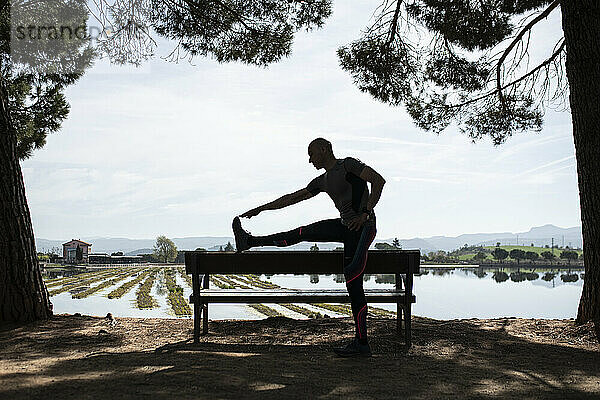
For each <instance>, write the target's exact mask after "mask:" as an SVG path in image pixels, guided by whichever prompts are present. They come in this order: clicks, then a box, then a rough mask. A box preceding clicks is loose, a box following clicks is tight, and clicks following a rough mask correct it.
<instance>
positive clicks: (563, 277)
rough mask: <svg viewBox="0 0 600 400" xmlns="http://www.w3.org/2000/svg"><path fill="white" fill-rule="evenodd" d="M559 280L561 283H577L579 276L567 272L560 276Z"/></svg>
mask: <svg viewBox="0 0 600 400" xmlns="http://www.w3.org/2000/svg"><path fill="white" fill-rule="evenodd" d="M560 280H561V281H563V282H577V281H578V280H579V275H577V274H574V273H571V272H567V273H566V274H562V275H561V276H560Z"/></svg>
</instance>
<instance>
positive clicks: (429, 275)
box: [51, 266, 583, 319]
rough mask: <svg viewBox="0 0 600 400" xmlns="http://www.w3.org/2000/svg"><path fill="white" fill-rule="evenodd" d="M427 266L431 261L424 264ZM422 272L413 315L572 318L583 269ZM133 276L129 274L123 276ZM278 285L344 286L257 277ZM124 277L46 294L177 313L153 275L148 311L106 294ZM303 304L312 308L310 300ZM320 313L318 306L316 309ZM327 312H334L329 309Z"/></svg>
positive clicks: (244, 313) (225, 313) (87, 306)
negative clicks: (94, 288) (88, 291)
mask: <svg viewBox="0 0 600 400" xmlns="http://www.w3.org/2000/svg"><path fill="white" fill-rule="evenodd" d="M428 267H430V266H428ZM423 271H424V274H423V275H421V276H415V281H414V292H415V295H416V298H417V302H416V304H414V305H413V314H414V315H419V316H424V317H430V318H436V319H455V318H499V317H520V318H561V319H562V318H574V317H575V315H576V313H577V305H578V303H579V297H580V296H581V290H582V286H583V279H582V278H583V271H582V270H573V271H560V272H557V271H553V272H552V273H551V274H550V271H546V270H536V271H535V273H531V272H530V271H521V272H520V273H519V272H518V271H516V270H508V269H507V270H504V271H500V272H498V271H493V270H486V271H483V270H481V269H479V270H478V269H466V268H454V269H452V268H447V267H446V268H427V269H423ZM128 279H133V277H131V278H128ZM261 279H263V280H267V281H270V282H272V283H275V284H277V285H279V286H282V287H287V288H297V289H319V288H322V289H325V288H345V285H344V282H343V276H342V275H321V276H316V275H274V276H270V277H265V276H262V277H261ZM124 282H126V280H124V281H121V282H119V283H118V284H117V285H115V286H112V287H108V288H106V289H104V290H102V291H100V292H98V293H96V294H94V295H92V296H90V297H88V298H85V299H72V298H71V294H70V293H68V292H66V293H61V294H59V295H56V296H53V297H52V298H51V300H52V303H53V304H54V312H55V313H57V314H60V313H71V314H72V313H76V312H79V313H82V314H89V315H102V316H103V315H106V313H108V312H111V313H112V314H113V315H115V316H121V317H146V318H152V317H156V318H176V317H175V315H174V314H173V313H172V312H171V311H170V307H169V305H168V303H167V298H166V289H165V287H164V283H163V282H162V280H161V279H157V280H156V281H155V283H154V286H153V288H152V292H151V293H152V295H153V297H154V298H155V299H156V300H157V301H158V303H159V307H157V308H155V309H152V310H139V309H137V308H135V296H136V295H135V290H136V288H133V289H132V290H131V291H130V292H129V293H127V294H126V295H124V296H123V297H122V298H120V299H109V298H107V297H106V295H107V294H108V293H109V292H111V291H112V290H113V289H115V288H116V287H118V286H120V285H121V284H122V283H124ZM176 282H177V284H178V285H179V286H181V287H182V288H183V291H184V293H183V294H184V298H186V299H188V298H189V295H190V294H191V288H190V287H189V286H188V284H187V282H186V281H185V280H184V279H183V278H182V277H181V276H179V274H178V275H177V277H176ZM364 286H365V288H393V287H394V283H393V277H392V276H383V275H368V276H366V277H365V282H364ZM268 306H270V307H272V308H275V309H277V311H279V312H281V313H282V314H285V315H288V316H290V317H293V318H305V317H303V316H302V315H299V314H296V313H293V312H291V311H289V310H287V309H285V308H283V307H281V306H279V305H268ZM376 306H377V307H381V308H386V309H389V310H395V305H394V304H387V305H386V304H376ZM305 307H306V308H310V309H312V307H311V306H310V305H306V306H305ZM320 311H321V312H323V310H320ZM328 314H330V315H332V316H335V314H334V313H331V312H328ZM209 315H210V319H260V318H265V317H264V316H263V315H261V314H259V313H257V312H256V311H254V310H253V309H251V308H249V307H247V306H246V305H243V304H214V305H210V313H209Z"/></svg>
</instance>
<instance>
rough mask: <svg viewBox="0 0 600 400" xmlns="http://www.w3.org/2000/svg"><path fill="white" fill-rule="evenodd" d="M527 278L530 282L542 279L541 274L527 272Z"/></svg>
mask: <svg viewBox="0 0 600 400" xmlns="http://www.w3.org/2000/svg"><path fill="white" fill-rule="evenodd" d="M525 278H526V279H527V280H528V281H537V280H538V279H540V274H538V273H537V272H533V271H532V272H527V273H525Z"/></svg>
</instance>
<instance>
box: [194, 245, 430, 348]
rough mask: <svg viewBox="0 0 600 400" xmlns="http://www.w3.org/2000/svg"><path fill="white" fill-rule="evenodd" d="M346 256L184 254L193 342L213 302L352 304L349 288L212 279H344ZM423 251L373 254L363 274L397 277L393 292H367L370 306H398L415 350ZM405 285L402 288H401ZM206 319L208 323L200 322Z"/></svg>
mask: <svg viewBox="0 0 600 400" xmlns="http://www.w3.org/2000/svg"><path fill="white" fill-rule="evenodd" d="M343 258H344V254H343V252H341V251H250V252H245V253H233V252H226V253H224V252H199V251H191V252H190V251H188V252H186V253H185V267H186V272H187V273H188V274H191V275H192V286H193V288H192V289H193V293H192V295H191V296H190V303H191V304H193V305H194V342H198V341H199V337H200V323H201V322H202V332H203V333H204V334H206V333H207V332H208V304H209V303H250V304H256V303H309V304H310V303H349V302H350V297H349V296H348V293H347V291H346V289H345V288H344V289H335V290H330V289H327V290H304V289H303V290H299V289H256V290H247V289H244V290H242V289H210V287H209V282H210V275H211V274H340V273H342V269H343ZM419 262H420V253H419V250H371V251H369V254H368V258H367V266H366V268H365V273H367V274H394V275H395V277H396V286H395V288H393V289H369V290H365V295H366V298H367V303H369V304H370V303H396V310H397V311H396V312H397V328H398V332H399V333H400V332H401V331H402V320H403V318H402V315H403V313H404V339H405V342H406V345H407V346H408V347H410V345H411V326H410V325H411V324H410V322H411V305H412V303H414V302H415V301H416V299H415V296H414V295H413V275H414V274H417V273H419ZM403 283H404V285H403ZM202 316H204V319H203V320H202V321H201V319H202Z"/></svg>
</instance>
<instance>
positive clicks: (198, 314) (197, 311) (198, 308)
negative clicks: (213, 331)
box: [194, 303, 202, 343]
mask: <svg viewBox="0 0 600 400" xmlns="http://www.w3.org/2000/svg"><path fill="white" fill-rule="evenodd" d="M201 319H202V305H201V304H197V303H194V343H198V342H200V320H201Z"/></svg>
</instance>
